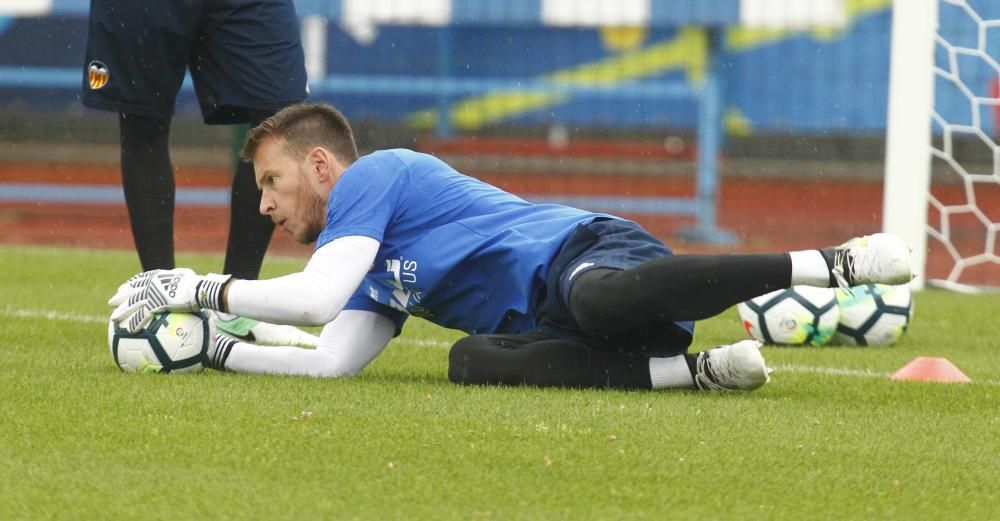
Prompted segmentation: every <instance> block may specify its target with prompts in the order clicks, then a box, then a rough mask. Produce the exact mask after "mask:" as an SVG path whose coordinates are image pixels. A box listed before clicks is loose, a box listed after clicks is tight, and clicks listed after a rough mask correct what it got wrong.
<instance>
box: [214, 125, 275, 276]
mask: <svg viewBox="0 0 1000 521" xmlns="http://www.w3.org/2000/svg"><path fill="white" fill-rule="evenodd" d="M268 116H270V113H259V112H255V113H252V114H251V122H250V125H251V126H256V125H258V124H259V123H260V122H261V121H263V120H264V119H265V118H267V117H268ZM273 233H274V223H273V222H271V218H270V217H266V216H264V215H261V214H260V190H258V189H257V181H256V177H254V172H253V165H252V164H251V163H247V162H245V161H240V163H239V165H237V167H236V172H235V173H234V174H233V187H232V197H231V198H230V202H229V239H228V241H227V243H226V261H225V265H224V266H223V273H228V274H231V275H233V276H234V277H236V278H238V279H249V280H253V279H256V278H257V277H259V276H260V267H261V265H262V264H263V263H264V254H265V253H267V245H268V244H269V243H270V242H271V235H273Z"/></svg>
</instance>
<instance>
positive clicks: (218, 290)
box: [108, 268, 232, 333]
mask: <svg viewBox="0 0 1000 521" xmlns="http://www.w3.org/2000/svg"><path fill="white" fill-rule="evenodd" d="M231 278H232V275H217V274H214V273H210V274H209V275H207V276H204V277H203V276H200V275H197V274H195V272H193V271H191V270H189V269H187V268H179V269H175V270H152V271H146V272H143V273H140V274H138V275H136V276H134V277H132V278H130V279H128V280H127V281H125V283H124V284H122V285H121V286H119V287H118V292H117V293H115V295H114V296H113V297H111V300H108V304H110V305H112V306H117V307H116V308H115V310H114V311H113V312H112V313H111V320H113V321H114V322H115V323H121V324H123V325H124V327H125V329H127V330H128V331H129V333H135V332H136V331H138V330H140V329H142V328H144V327H146V325H147V324H149V322H150V321H151V320H152V319H153V315H154V314H156V313H160V312H163V311H197V310H199V309H214V310H219V311H222V292H223V289H224V288H225V286H226V283H228V282H229V280H230V279H231Z"/></svg>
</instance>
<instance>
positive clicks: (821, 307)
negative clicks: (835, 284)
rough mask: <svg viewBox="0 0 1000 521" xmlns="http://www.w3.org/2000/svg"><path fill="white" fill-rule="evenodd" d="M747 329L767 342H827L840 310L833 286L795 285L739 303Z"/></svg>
mask: <svg viewBox="0 0 1000 521" xmlns="http://www.w3.org/2000/svg"><path fill="white" fill-rule="evenodd" d="M736 310H737V311H738V312H739V314H740V321H741V322H742V323H743V329H745V330H746V332H747V334H749V335H750V338H753V339H755V340H758V341H760V342H764V343H765V344H778V345H812V346H821V345H823V344H825V343H826V342H827V341H828V340H830V337H832V336H833V334H834V332H835V331H836V330H837V321H838V319H839V318H840V311H839V310H838V309H837V297H836V293H835V292H834V290H833V289H832V288H814V287H811V286H793V287H791V288H789V289H782V290H778V291H773V292H771V293H767V294H765V295H761V296H759V297H755V298H753V299H750V300H748V301H746V302H742V303H740V304H739V305H737V306H736Z"/></svg>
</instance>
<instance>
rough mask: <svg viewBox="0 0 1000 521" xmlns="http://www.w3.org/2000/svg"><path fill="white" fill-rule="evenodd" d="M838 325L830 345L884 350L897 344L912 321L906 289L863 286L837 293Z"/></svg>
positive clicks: (911, 309)
mask: <svg viewBox="0 0 1000 521" xmlns="http://www.w3.org/2000/svg"><path fill="white" fill-rule="evenodd" d="M836 291H837V304H838V306H839V307H840V323H839V324H838V325H837V332H836V333H835V334H834V335H833V340H832V341H831V343H834V344H839V345H858V346H885V345H889V344H892V343H893V342H895V341H897V340H899V338H900V337H902V336H903V333H905V332H906V328H907V327H909V325H910V320H912V319H913V294H912V292H911V291H910V287H909V286H906V285H902V286H887V285H885V284H865V285H863V286H855V287H853V288H851V289H850V290H849V291H848V290H844V289H838V290H836Z"/></svg>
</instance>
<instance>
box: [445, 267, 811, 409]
mask: <svg viewBox="0 0 1000 521" xmlns="http://www.w3.org/2000/svg"><path fill="white" fill-rule="evenodd" d="M790 284H791V258H790V257H789V256H788V254H785V253H779V254H765V255H675V256H666V257H660V258H657V259H653V260H651V261H648V262H646V263H643V264H641V265H639V266H637V267H635V268H632V269H629V270H610V269H593V270H590V271H587V272H585V273H583V274H582V275H580V276H579V277H577V279H576V281H575V282H574V283H573V287H572V289H571V290H570V295H569V303H568V308H569V311H570V314H571V315H572V317H573V319H574V320H575V322H576V324H577V326H578V327H579V329H580V331H581V333H580V335H579V336H578V337H576V338H553V337H551V336H547V335H545V334H543V333H541V332H530V333H521V334H513V335H472V336H468V337H465V338H463V339H461V340H459V341H458V342H456V343H455V345H454V346H453V347H452V349H451V353H450V354H449V357H448V364H449V367H448V377H449V378H450V379H451V381H453V382H456V383H462V384H477V385H491V384H492V385H498V384H499V385H536V386H542V387H552V386H555V387H615V388H624V389H648V388H650V387H651V384H650V378H649V363H648V361H649V357H650V356H651V354H653V356H669V355H670V354H675V355H676V354H686V351H687V344H686V343H685V344H684V345H682V346H681V345H678V346H674V347H673V349H672V346H670V345H669V344H670V338H671V334H672V333H676V331H677V328H676V326H675V325H674V322H675V321H684V320H699V319H703V318H708V317H711V316H714V315H716V314H719V313H721V312H722V311H725V310H726V309H728V308H729V307H730V306H732V305H734V304H737V303H739V302H742V301H743V300H746V299H749V298H753V297H755V296H758V295H762V294H764V293H767V292H769V291H773V290H776V289H781V288H787V287H789V285H790ZM693 362H694V358H693V356H691V355H688V364H689V366H690V365H692V364H693Z"/></svg>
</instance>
